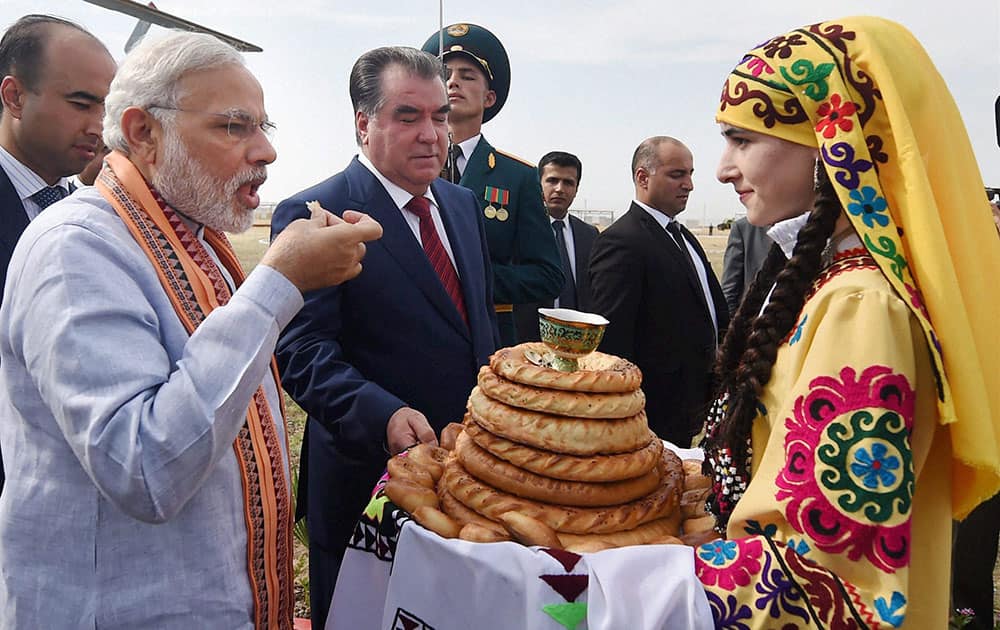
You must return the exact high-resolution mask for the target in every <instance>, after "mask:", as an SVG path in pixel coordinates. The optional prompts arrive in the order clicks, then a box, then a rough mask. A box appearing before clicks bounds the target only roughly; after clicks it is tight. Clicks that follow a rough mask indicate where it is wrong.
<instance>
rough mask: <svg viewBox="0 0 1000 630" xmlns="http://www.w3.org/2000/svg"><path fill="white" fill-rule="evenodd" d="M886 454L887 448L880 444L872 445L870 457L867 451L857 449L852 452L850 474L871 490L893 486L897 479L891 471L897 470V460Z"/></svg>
mask: <svg viewBox="0 0 1000 630" xmlns="http://www.w3.org/2000/svg"><path fill="white" fill-rule="evenodd" d="M888 453H889V448H888V447H887V446H886V445H885V444H883V443H882V442H876V443H875V444H873V445H872V452H871V455H869V454H868V449H866V448H864V447H861V448H859V449H858V450H856V451H855V452H854V462H852V463H851V472H852V473H854V475H855V476H857V477H861V481H862V483H864V485H865V487H866V488H870V489H872V490H876V489H878V487H879V486H885V487H890V486H895V485H896V479H897V477H896V474H895V473H894V472H893V471H895V470H899V458H898V457H896V456H895V455H889V454H888Z"/></svg>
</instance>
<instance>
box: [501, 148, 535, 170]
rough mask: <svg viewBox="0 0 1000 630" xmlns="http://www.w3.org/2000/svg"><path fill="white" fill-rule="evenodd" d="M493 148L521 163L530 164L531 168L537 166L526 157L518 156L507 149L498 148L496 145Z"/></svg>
mask: <svg viewBox="0 0 1000 630" xmlns="http://www.w3.org/2000/svg"><path fill="white" fill-rule="evenodd" d="M493 150H494V151H496V152H497V153H499V154H500V155H502V156H504V157H505V158H510V159H512V160H514V161H515V162H520V163H521V164H524V165H525V166H530V167H531V168H535V165H534V164H532V163H531V162H529V161H528V160H526V159H524V158H522V157H518V156H516V155H514V154H512V153H507V152H506V151H501V150H500V149H497V148H496V147H494V148H493Z"/></svg>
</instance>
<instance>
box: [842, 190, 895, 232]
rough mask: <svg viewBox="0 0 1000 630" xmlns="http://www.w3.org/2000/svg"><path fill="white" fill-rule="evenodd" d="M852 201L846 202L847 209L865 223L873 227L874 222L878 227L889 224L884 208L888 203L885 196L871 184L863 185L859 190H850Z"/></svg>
mask: <svg viewBox="0 0 1000 630" xmlns="http://www.w3.org/2000/svg"><path fill="white" fill-rule="evenodd" d="M848 194H850V196H851V199H853V200H854V202H853V203H849V204H847V211H848V212H850V213H851V214H853V215H854V216H860V217H861V220H862V221H864V222H865V225H866V226H868V227H870V228H873V227H875V224H878V225H879V227H885V226H887V225H889V217H888V216H887V215H886V213H885V211H886V208H888V207H889V204H888V203H887V202H886V200H885V197H881V196H880V195H879V194H878V191H877V190H875V189H874V188H872V187H871V186H865V187H864V188H862V189H861V190H860V191H858V190H852V191H851V192H850V193H848Z"/></svg>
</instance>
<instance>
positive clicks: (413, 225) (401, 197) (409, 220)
mask: <svg viewBox="0 0 1000 630" xmlns="http://www.w3.org/2000/svg"><path fill="white" fill-rule="evenodd" d="M358 161H359V162H361V163H362V164H363V165H364V166H365V168H367V169H368V170H369V171H371V172H372V175H374V176H375V179H377V180H378V181H379V182H381V183H382V187H383V188H385V191H386V192H387V193H389V197H390V198H391V199H392V202H393V203H394V204H396V207H397V208H399V211H400V213H402V215H403V219H405V220H406V224H407V225H409V226H410V230H411V231H412V232H413V236H415V237H416V239H417V242H418V243H420V246H421V247H423V246H424V243H423V240H421V238H420V217H418V216H417V215H415V214H414V213H412V212H410V211H409V210H407V209H406V208H405V206H406V204H408V203H410V199H413V197H414V195H413V194H412V193H409V192H406V191H405V190H403V189H402V188H400V187H399V186H397V185H396V184H394V183H392V182H391V181H389V179H388V178H387V177H386V176H385V175H383V174H382V173H380V172H379V170H378V169H377V168H375V165H374V164H372V163H371V160H369V159H368V156H366V155H365V154H364V153H359V154H358ZM424 197H425V198H426V199H427V201H429V202H430V203H431V219H433V221H434V227H435V228H436V229H437V233H438V237H439V238H440V239H441V244H442V245H444V251H446V252H448V258H450V259H451V266H452V267H454V268H455V273H456V274H458V265H456V264H455V254H454V253H452V251H451V243H450V242H449V241H448V231H447V230H445V229H444V221H442V220H441V211H440V209H439V206H438V203H437V200H436V199H434V193H432V192H431V187H430V186H428V187H427V191H426V192H424ZM459 277H460V278H461V275H459Z"/></svg>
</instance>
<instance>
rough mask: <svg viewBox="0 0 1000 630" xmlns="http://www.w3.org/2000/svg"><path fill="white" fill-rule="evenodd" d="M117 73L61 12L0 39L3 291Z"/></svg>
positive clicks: (36, 18) (79, 164)
mask: <svg viewBox="0 0 1000 630" xmlns="http://www.w3.org/2000/svg"><path fill="white" fill-rule="evenodd" d="M114 74H115V62H114V60H113V59H112V58H111V54H110V53H108V50H107V49H106V48H105V47H104V44H102V43H101V42H100V41H99V40H98V39H97V38H95V37H94V36H93V35H91V34H90V33H88V32H87V31H86V30H84V29H83V28H81V27H80V26H78V25H76V24H74V23H72V22H68V21H66V20H63V19H61V18H57V17H53V16H50V15H26V16H24V17H22V18H21V19H19V20H18V21H17V22H15V23H14V24H12V25H11V26H10V28H8V29H7V31H6V32H4V35H3V37H2V38H0V225H2V226H3V229H0V298H2V290H3V286H4V284H5V283H6V280H7V265H8V264H9V263H10V257H11V254H12V253H13V252H14V246H15V245H16V244H17V240H18V238H20V236H21V233H22V232H24V228H26V227H28V222H29V221H31V220H32V219H34V218H35V217H36V216H38V214H39V213H40V212H41V211H42V210H44V209H45V208H47V207H48V206H49V205H51V204H53V203H55V202H56V201H58V200H60V199H62V198H63V197H65V196H66V195H68V194H69V193H70V192H72V190H73V187H72V184H71V183H70V181H69V179H68V177H69V176H71V175H75V174H76V173H79V172H80V171H81V170H83V167H84V166H86V164H87V162H89V161H90V160H91V159H92V158H93V157H94V155H95V152H96V148H97V145H98V143H99V142H100V139H101V123H102V120H101V119H102V118H103V116H104V97H105V96H106V95H107V93H108V86H109V85H110V84H111V78H112V77H113V76H114ZM3 482H4V472H3V461H2V459H0V489H2V488H3Z"/></svg>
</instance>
